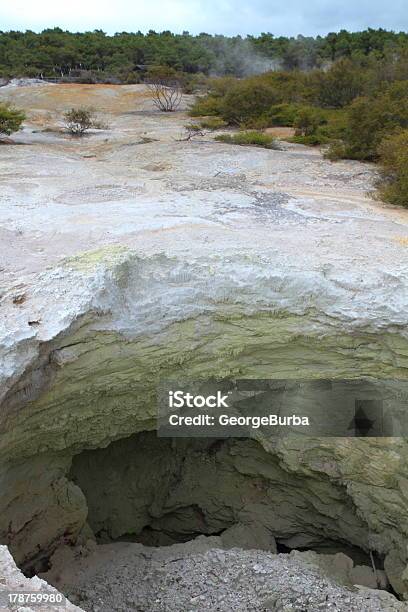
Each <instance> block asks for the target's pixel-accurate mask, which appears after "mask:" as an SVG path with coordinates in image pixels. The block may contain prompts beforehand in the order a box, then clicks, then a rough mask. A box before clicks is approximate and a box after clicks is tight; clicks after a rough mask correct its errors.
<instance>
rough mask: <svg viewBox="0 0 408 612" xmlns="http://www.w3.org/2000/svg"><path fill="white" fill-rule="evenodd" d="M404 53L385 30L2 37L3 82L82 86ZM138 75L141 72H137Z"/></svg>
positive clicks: (402, 40)
mask: <svg viewBox="0 0 408 612" xmlns="http://www.w3.org/2000/svg"><path fill="white" fill-rule="evenodd" d="M401 48H405V49H407V48H408V34H407V33H405V32H399V33H396V32H392V31H387V30H384V29H382V28H380V29H371V28H370V29H367V30H364V31H362V32H348V31H346V30H341V31H340V32H338V33H333V32H332V33H329V34H328V35H327V36H316V37H306V36H297V37H296V38H294V37H286V36H278V37H276V36H274V35H273V34H271V33H262V34H261V35H260V36H247V37H241V36H233V37H227V36H222V35H210V34H206V33H201V34H199V35H197V36H193V35H191V34H189V33H188V32H183V33H182V34H173V33H172V32H170V31H164V32H155V31H153V30H150V31H149V32H147V33H146V34H144V33H142V32H135V33H128V32H119V33H116V34H114V35H112V36H109V35H107V34H106V33H105V32H103V31H102V30H94V31H92V32H77V33H73V32H68V31H64V30H62V29H61V28H52V29H46V30H43V31H42V32H39V33H36V32H32V31H25V32H20V31H9V32H0V77H2V78H11V77H40V76H42V77H55V78H67V77H69V75H73V74H74V75H75V74H77V75H80V76H82V77H83V78H84V79H85V80H86V79H88V80H89V81H90V82H92V80H96V81H98V80H99V81H108V82H109V80H111V81H112V82H127V83H135V82H139V81H140V80H141V74H143V67H144V66H168V67H170V68H172V69H174V70H176V71H178V72H183V73H187V74H198V73H202V74H204V75H219V76H223V75H231V76H236V77H243V76H248V75H250V74H254V73H261V72H265V71H266V70H276V69H280V70H289V71H291V70H312V69H315V68H327V66H329V65H330V64H331V63H332V62H335V61H336V60H338V59H341V58H349V59H351V60H353V61H354V60H355V61H360V62H361V61H364V59H366V58H370V57H371V58H376V59H383V58H386V57H392V55H393V54H395V53H397V52H398V51H399V50H400V49H401ZM141 67H142V71H141Z"/></svg>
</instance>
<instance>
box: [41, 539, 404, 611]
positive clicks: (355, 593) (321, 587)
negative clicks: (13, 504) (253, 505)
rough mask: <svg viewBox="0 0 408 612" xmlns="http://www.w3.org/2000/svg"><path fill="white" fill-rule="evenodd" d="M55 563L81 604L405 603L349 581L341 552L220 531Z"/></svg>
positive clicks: (58, 578) (146, 607)
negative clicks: (240, 543) (236, 544)
mask: <svg viewBox="0 0 408 612" xmlns="http://www.w3.org/2000/svg"><path fill="white" fill-rule="evenodd" d="M53 563H54V567H53V569H52V571H51V572H50V573H49V574H48V575H46V577H47V579H48V580H50V581H51V582H52V583H53V584H54V585H55V586H58V588H59V589H60V590H61V591H63V592H64V593H65V594H67V595H68V596H69V598H70V600H71V601H72V602H74V603H75V604H77V605H78V606H80V607H81V608H83V609H84V610H86V611H87V612H111V611H115V612H116V611H118V612H119V611H120V612H128V611H129V610H134V611H135V612H181V611H183V612H194V611H201V610H211V611H212V612H215V611H218V612H230V611H231V610H236V611H237V612H266V611H268V610H271V611H275V612H317V611H318V610H321V611H322V612H323V611H324V612H329V611H333V612H334V611H342V612H354V611H355V612H362V611H363V610H364V612H374V611H380V610H381V611H385V610H386V611H387V612H397V611H401V612H403V611H404V610H408V605H406V604H404V603H402V602H398V601H397V600H396V599H395V597H394V596H393V595H391V594H390V593H387V592H386V591H381V590H373V589H372V588H367V587H362V586H361V587H355V586H353V585H352V584H351V583H350V581H349V576H348V572H349V570H350V567H352V565H353V562H352V561H351V559H350V558H348V557H347V556H345V555H342V554H338V555H332V556H331V555H322V556H319V555H316V554H315V553H299V552H293V553H291V554H290V555H287V554H279V555H273V554H270V553H267V552H264V551H259V550H242V549H238V548H234V549H231V550H224V549H223V543H222V539H221V538H219V537H211V538H205V537H203V536H201V537H199V538H198V539H196V540H194V541H192V542H188V543H186V544H176V545H173V546H170V547H164V548H159V549H154V548H146V547H144V546H142V545H140V544H129V543H122V544H113V545H104V546H99V547H92V549H91V550H88V549H86V548H85V547H82V548H81V549H79V550H76V551H74V550H72V549H66V550H61V551H60V552H59V553H57V554H56V555H55V558H54V560H53Z"/></svg>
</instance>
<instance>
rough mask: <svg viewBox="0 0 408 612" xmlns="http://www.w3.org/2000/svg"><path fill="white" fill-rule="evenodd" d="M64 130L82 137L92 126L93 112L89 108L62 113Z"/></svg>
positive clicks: (93, 120)
mask: <svg viewBox="0 0 408 612" xmlns="http://www.w3.org/2000/svg"><path fill="white" fill-rule="evenodd" d="M64 122H65V128H66V129H67V130H68V131H69V132H70V133H71V134H73V135H75V136H83V134H85V132H87V131H88V130H89V129H90V128H91V127H93V126H94V122H95V117H94V111H93V109H91V108H85V107H80V108H71V109H70V110H69V111H67V112H66V113H64Z"/></svg>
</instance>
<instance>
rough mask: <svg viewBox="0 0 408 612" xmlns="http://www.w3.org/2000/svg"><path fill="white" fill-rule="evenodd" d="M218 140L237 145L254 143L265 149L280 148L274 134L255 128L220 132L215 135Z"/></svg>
mask: <svg viewBox="0 0 408 612" xmlns="http://www.w3.org/2000/svg"><path fill="white" fill-rule="evenodd" d="M215 140H217V141H218V142H227V143H229V144H236V145H244V146H245V145H252V146H256V147H263V148H264V149H278V148H279V147H278V144H277V142H276V140H275V138H274V137H273V136H271V135H270V134H264V133H262V132H257V131H255V130H252V131H248V132H238V133H236V134H220V135H219V136H216V137H215Z"/></svg>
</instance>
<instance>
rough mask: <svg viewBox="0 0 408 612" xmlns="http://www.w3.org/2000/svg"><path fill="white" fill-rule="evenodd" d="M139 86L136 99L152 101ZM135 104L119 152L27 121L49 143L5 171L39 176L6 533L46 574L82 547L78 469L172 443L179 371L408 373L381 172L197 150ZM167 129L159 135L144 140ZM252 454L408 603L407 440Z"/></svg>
mask: <svg viewBox="0 0 408 612" xmlns="http://www.w3.org/2000/svg"><path fill="white" fill-rule="evenodd" d="M35 89H36V90H38V91H36V93H35V104H34V106H33V108H35V109H37V110H36V112H38V113H40V111H41V109H45V108H47V109H48V110H47V112H50V113H51V114H52V113H53V112H54V113H55V108H56V106H55V105H56V104H57V103H56V102H55V100H56V99H57V97H58V86H55V87H52V88H47V92H51V91H52V94H50V93H46V92H45V90H44V91H42V90H41V88H40V87H38V88H35ZM69 91H70V92H71V91H72V92H74V89H72V88H70V90H69ZM138 91H139V90H138V89H137V88H135V89H134V92H133V89H132V88H130V89H129V88H127V89H126V92H127V93H126V95H130V94H132V92H133V93H134V96H135V99H133V98H132V104H133V103H136V102H137V100H136V98H137V95H139V94H138ZM98 92H99V93H98V96H103V90H102V89H101V88H99V89H98ZM74 93H75V92H74ZM136 94H137V95H136ZM10 95H11V94H10ZM18 95H19V100H23V99H25V98H24V96H28V95H29V94H28V93H27V92H26V91H25V88H19V93H18ZM64 95H67V94H66V92H65V94H64ZM132 95H133V94H132ZM143 95H144V94H143ZM49 96H52V99H51V98H50V97H49ZM108 98H109V95H107V99H108ZM119 98H120V96H119ZM119 98H118V100H119ZM53 100H54V102H53ZM109 100H110V98H109ZM58 104H59V102H58ZM126 104H129V103H128V102H126V101H123V99H120V100H119V102H118V107H117V108H115V109H114V110H113V111H112V112H114V113H115V115H114V118H113V119H112V130H111V134H110V138H111V140H110V141H109V142H108V143H106V142H105V141H104V139H103V138H102V136H97V135H94V136H92V137H91V138H90V139H89V140H88V141H87V142H86V143H82V144H80V145H79V144H78V143H74V142H70V141H66V140H64V139H63V138H62V137H61V136H58V135H55V134H54V135H52V137H50V139H49V140H48V141H47V142H46V141H45V138H46V137H45V136H44V134H42V135H41V134H34V133H32V132H31V131H30V130H26V131H25V132H23V133H22V134H21V136H19V138H21V139H24V138H25V139H27V142H31V145H30V147H25V146H24V145H22V146H19V147H15V148H14V149H13V152H12V154H11V157H10V160H8V161H7V163H6V166H5V167H6V171H7V164H10V176H14V174H13V172H14V169H15V167H16V166H17V165H18V167H19V168H21V172H22V174H23V175H24V173H25V172H26V171H27V172H28V169H29V173H30V174H29V175H30V177H31V178H30V179H29V181H28V183H26V182H25V179H22V181H20V182H19V181H16V180H15V179H14V178H12V179H11V178H10V177H8V178H7V176H6V177H4V179H5V182H4V190H3V191H2V198H3V204H2V207H1V208H0V220H2V221H3V222H4V226H5V228H3V230H1V231H2V234H1V237H2V240H1V242H0V249H2V250H1V251H0V253H1V256H2V260H3V259H4V264H2V265H4V267H5V270H4V271H3V272H4V278H3V279H2V282H1V287H0V291H1V319H0V325H1V333H0V394H1V395H0V397H1V399H0V401H1V411H0V432H1V436H0V486H1V490H2V495H1V498H0V540H1V541H2V542H4V543H6V544H8V545H9V546H10V549H11V550H12V552H13V554H14V555H15V558H16V560H17V561H18V562H19V563H22V564H26V565H27V564H28V565H30V564H31V565H34V566H35V565H36V564H37V563H38V562H39V561H40V558H41V557H44V556H45V557H47V556H48V555H49V554H51V553H52V552H53V551H54V550H55V549H56V548H57V547H58V546H59V545H60V544H61V543H66V542H68V543H69V542H76V541H77V540H78V538H81V537H82V535H81V534H83V532H84V530H85V531H86V529H87V528H86V520H87V515H88V503H89V502H87V499H86V496H85V495H84V492H83V491H81V487H80V486H78V485H76V484H74V483H73V482H72V481H71V480H70V472H71V466H72V461H73V458H74V465H75V462H77V461H79V460H80V459H75V457H76V456H77V455H79V454H80V453H82V452H83V451H86V450H87V449H97V448H105V447H107V446H108V445H109V444H110V443H111V442H113V441H115V440H120V439H121V438H125V437H129V436H132V435H134V434H136V433H138V432H143V431H148V430H153V429H154V427H155V417H156V389H157V385H158V384H159V383H160V381H161V380H163V379H169V378H176V379H177V378H179V377H180V372H182V373H183V377H186V378H191V379H206V378H210V377H213V376H215V377H218V378H222V377H241V378H242V377H249V378H281V379H282V378H306V379H310V378H313V379H316V378H347V377H361V376H369V377H375V378H387V379H401V380H406V379H407V372H408V369H407V366H408V341H407V316H408V315H407V304H408V294H407V287H408V274H407V269H408V268H407V263H408V256H407V250H406V246H405V245H406V242H404V241H406V237H407V235H408V230H407V227H406V224H407V219H406V217H404V215H403V213H399V212H393V211H390V210H388V209H384V208H381V206H380V205H379V204H375V203H374V202H372V201H371V200H370V199H369V198H367V197H366V195H365V191H366V190H367V189H368V188H369V186H370V177H371V170H370V169H369V168H368V166H366V165H363V164H358V163H354V162H350V163H348V162H344V163H343V162H341V163H340V164H339V165H336V166H334V165H332V164H331V163H330V162H328V161H325V160H323V159H322V158H321V156H320V154H319V153H318V152H317V151H308V150H306V149H303V148H301V147H288V148H287V149H286V150H282V151H262V150H259V149H257V150H254V149H247V148H243V147H231V146H228V145H223V144H220V143H215V142H211V141H209V142H201V143H194V142H193V143H183V144H181V143H176V142H175V137H176V136H177V135H179V131H180V129H181V127H182V124H183V122H184V120H185V119H184V118H183V116H182V115H175V116H174V117H172V118H171V119H168V120H167V121H168V122H167V123H166V124H164V123H163V122H164V119H163V118H162V117H161V115H155V114H154V113H153V114H151V115H146V116H145V115H143V116H142V115H140V116H138V115H137V114H135V115H134V116H133V115H132V117H131V118H129V116H128V115H126V117H125V116H122V113H124V112H127V111H128V110H129V106H128V107H126ZM146 104H147V102H146V97H144V98H143V105H146ZM41 105H43V106H41ZM53 105H54V106H53ZM51 107H52V108H53V109H54V110H50V108H51ZM132 108H133V107H132ZM40 114H41V113H40ZM38 116H39V115H38ZM38 116H36V117H33V119H32V121H33V122H37V123H38V121H39V119H38ZM41 117H43V115H41ZM146 130H149V133H150V132H151V135H153V136H155V137H158V138H159V139H161V140H160V142H159V143H157V142H153V143H148V144H143V145H142V144H140V142H141V140H140V137H141V135H142V134H143V133H144V132H146ZM47 138H48V137H47ZM136 142H137V144H135V143H136ZM136 146H137V149H136V151H137V154H136V155H135V147H136ZM3 150H4V147H3V149H2V152H3ZM51 162H52V163H51ZM151 164H155V168H156V169H154V170H153V169H152V165H151ZM73 176H75V177H76V181H77V183H78V185H80V187H75V188H74V186H73V184H72V177H73ZM107 176H109V177H111V178H110V179H109V182H107V179H106V177H107ZM33 177H34V178H33ZM33 181H34V182H33ZM27 190H29V195H27V193H26V191H27ZM56 236H57V238H56ZM11 245H13V247H12V246H11ZM124 444H125V443H124ZM253 445H255V447H254V446H253ZM235 448H236V450H237V453H236V454H235V455H231V454H230V453H227V454H226V460H227V459H228V461H229V462H230V463H229V465H230V466H231V465H232V464H233V470H232V472H231V473H233V474H234V475H235V477H236V478H238V479H240V482H241V480H242V482H245V483H247V482H251V483H252V482H259V481H261V482H262V486H263V487H264V488H265V489H268V488H270V489H271V491H272V492H273V493H274V495H275V496H277V495H278V492H279V500H280V502H279V503H280V505H281V506H282V504H283V503H284V499H285V494H286V493H285V490H286V489H287V495H288V496H290V495H291V494H292V493H293V491H294V490H296V495H295V497H293V498H292V499H293V502H294V503H297V502H298V501H299V503H300V502H302V503H305V504H306V505H307V507H308V513H309V514H310V512H311V508H312V507H313V508H314V509H315V510H316V514H317V516H319V517H324V519H323V518H322V519H321V520H322V521H323V523H322V524H321V525H320V526H321V527H322V525H323V530H326V532H327V533H329V532H330V534H331V537H334V538H340V539H343V540H344V541H347V542H348V543H349V544H353V543H354V544H357V545H358V546H360V547H362V548H363V549H364V550H366V551H368V550H370V549H371V550H373V551H376V552H377V553H378V554H379V555H380V556H385V567H386V570H387V572H388V574H389V577H390V579H391V582H392V584H393V586H394V588H395V589H396V590H397V591H398V592H399V593H401V594H404V593H407V592H408V582H407V575H406V564H407V550H406V543H407V540H406V538H407V534H408V513H407V501H408V500H407V498H408V493H407V491H408V489H407V482H408V481H407V474H408V469H407V467H408V466H407V461H408V447H407V444H406V442H405V441H404V440H403V439H389V440H387V439H378V440H377V439H367V440H355V439H342V440H329V439H326V440H318V439H302V440H299V439H294V438H292V437H287V438H282V439H274V440H269V439H267V438H265V437H260V438H259V439H258V440H257V442H256V443H255V442H248V443H245V444H244V443H243V444H242V445H236V447H235ZM253 448H256V449H257V450H256V458H255V459H253V460H252V459H251V461H250V460H249V458H248V457H247V454H246V453H248V452H249V451H248V449H252V450H253ZM238 450H239V452H238ZM101 452H102V451H101ZM106 452H107V455H106V456H107V457H109V456H110V455H109V453H110V452H113V451H111V450H107V451H106ZM241 452H242V457H241V458H240V453H241ZM228 461H227V463H228ZM231 462H232V463H231ZM251 462H252V463H251ZM250 466H252V467H250ZM265 466H266V467H265ZM231 469H232V468H231ZM264 472H265V473H264ZM231 473H229V476H231ZM214 477H215V474H214ZM135 478H136V481H137V482H139V480H138V477H136V476H135ZM278 482H281V483H282V482H284V483H285V486H284V487H283V486H280V487H279V486H278ZM294 483H296V486H295V484H294ZM272 485H273V486H272ZM84 486H85V485H84ZM245 486H247V485H245ZM262 499H263V500H264V498H262ZM28 500H30V503H28ZM201 501H202V500H201V499H200V503H201ZM258 501H259V499H258ZM234 503H235V502H234ZM271 506H272V510H273V507H274V505H273V500H272V503H271ZM292 506H293V504H292ZM345 509H348V510H347V511H346V512H345ZM263 510H265V512H266V513H268V504H265V508H263ZM292 512H295V509H294V508H293V507H292ZM306 515H307V513H306ZM290 516H291V517H292V521H291V524H290V525H289V526H288V529H287V532H286V536H285V534H284V533H283V530H282V531H279V534H280V535H279V537H280V538H281V539H285V537H286V540H285V541H286V543H287V544H288V545H289V546H291V545H293V546H301V545H302V542H303V545H304V544H305V540H304V539H303V534H304V533H305V532H306V530H305V529H304V523H303V522H302V520H303V519H302V512H300V516H298V517H294V516H293V514H291V515H290ZM97 520H98V521H99V519H97ZM104 520H105V519H104ZM274 520H277V518H276V516H275V515H274ZM319 520H320V518H319ZM103 522H104V521H102V523H103ZM305 522H307V523H308V524H309V526H308V529H307V538H309V539H310V534H312V536H313V535H314V532H313V530H312V531H311V528H310V521H305ZM121 529H122V527H120V528H119V527H118V526H115V530H116V531H115V533H116V532H118V531H120V530H121ZM299 529H300V532H301V534H302V535H301V536H300V535H299ZM307 538H306V541H308V540H307Z"/></svg>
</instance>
